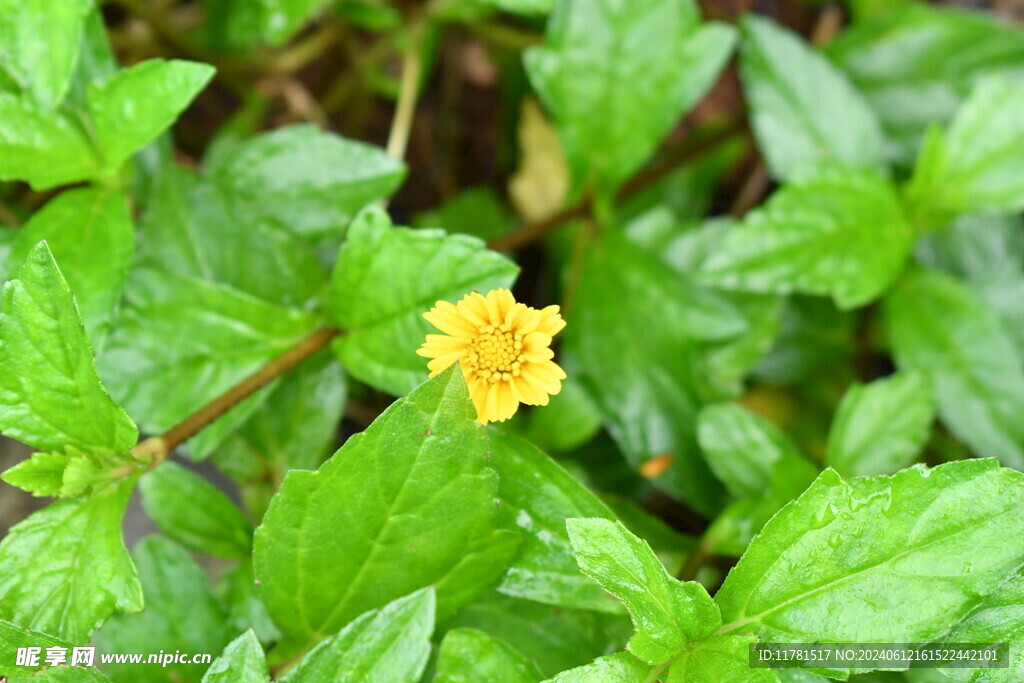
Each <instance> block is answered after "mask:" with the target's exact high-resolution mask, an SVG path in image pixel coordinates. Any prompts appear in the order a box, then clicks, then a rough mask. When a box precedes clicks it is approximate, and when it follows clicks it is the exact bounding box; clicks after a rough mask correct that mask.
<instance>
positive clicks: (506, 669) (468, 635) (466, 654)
mask: <svg viewBox="0 0 1024 683" xmlns="http://www.w3.org/2000/svg"><path fill="white" fill-rule="evenodd" d="M542 678H543V676H542V675H541V673H540V671H538V670H537V667H536V666H535V665H534V663H533V662H531V661H530V660H528V659H527V658H526V657H524V656H523V655H521V654H519V653H518V652H516V651H515V650H513V649H512V648H511V647H509V646H508V645H506V644H505V643H503V642H501V641H500V640H498V639H497V638H493V637H491V636H489V635H487V634H486V633H484V632H483V631H477V630H476V629H471V628H459V629H453V630H451V631H448V633H447V634H446V635H445V637H444V640H442V641H441V648H440V652H439V653H438V657H437V673H436V674H435V675H434V680H435V681H436V682H437V683H477V681H498V680H500V681H503V682H507V683H537V681H539V680H541V679H542Z"/></svg>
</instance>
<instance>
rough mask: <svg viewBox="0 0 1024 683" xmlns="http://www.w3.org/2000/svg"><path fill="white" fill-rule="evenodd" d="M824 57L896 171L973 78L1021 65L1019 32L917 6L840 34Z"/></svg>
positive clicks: (973, 14) (986, 18)
mask: <svg viewBox="0 0 1024 683" xmlns="http://www.w3.org/2000/svg"><path fill="white" fill-rule="evenodd" d="M880 4H881V3H880ZM884 4H885V6H886V8H887V9H891V7H892V5H893V2H892V0H885V2H884ZM826 52H827V53H828V55H829V57H830V58H831V59H832V61H833V62H835V63H836V64H837V65H838V66H839V68H841V69H842V70H843V71H844V72H845V73H846V74H847V75H848V76H849V77H850V79H851V80H852V81H853V83H854V84H855V85H856V86H857V88H858V90H859V91H860V92H862V93H863V94H864V97H865V99H867V101H868V102H870V104H871V106H872V108H873V109H874V110H875V112H876V113H877V115H878V117H879V118H880V120H881V122H882V126H883V128H884V129H885V132H886V134H887V137H888V138H889V141H888V142H889V144H888V146H889V156H890V157H892V158H893V159H895V160H897V161H899V162H900V163H902V164H904V165H909V164H911V163H912V162H913V159H914V155H915V153H916V152H917V148H918V145H919V144H920V141H921V136H922V135H923V134H924V132H925V129H926V128H927V127H928V126H930V125H932V124H934V123H935V122H945V121H948V120H950V119H951V118H952V117H953V115H954V114H955V113H956V110H957V108H958V107H959V105H960V103H961V102H962V101H963V99H964V98H965V97H966V96H967V94H968V93H969V92H970V90H971V87H972V86H973V85H974V84H975V83H976V82H977V80H978V79H979V77H982V76H985V75H992V74H997V73H999V74H1007V75H1010V74H1013V73H1014V72H1017V73H1019V71H1020V68H1021V67H1022V65H1024V43H1022V41H1021V31H1020V29H1019V28H1017V27H1015V26H1013V25H1012V24H1009V23H1006V22H1002V21H1000V20H998V19H997V18H996V17H995V16H993V15H992V14H991V13H988V12H978V11H964V10H961V9H958V8H954V7H949V6H945V7H936V6H932V5H929V4H927V3H918V2H908V3H906V7H901V8H899V10H898V11H888V12H886V13H884V14H882V15H880V16H879V17H877V18H874V19H871V20H869V21H857V22H855V23H854V24H853V25H852V26H850V27H844V29H843V31H842V32H841V33H840V34H839V35H838V36H837V37H836V39H835V40H833V41H832V42H831V43H829V45H828V47H827V48H826Z"/></svg>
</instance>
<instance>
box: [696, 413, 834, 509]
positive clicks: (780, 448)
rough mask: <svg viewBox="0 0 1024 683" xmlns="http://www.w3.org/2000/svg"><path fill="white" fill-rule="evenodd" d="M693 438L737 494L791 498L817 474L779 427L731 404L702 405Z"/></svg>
mask: <svg viewBox="0 0 1024 683" xmlns="http://www.w3.org/2000/svg"><path fill="white" fill-rule="evenodd" d="M697 438H698V440H699V441H700V447H701V449H702V450H703V451H704V457H705V459H707V461H708V465H709V466H710V467H711V470H712V471H713V472H714V473H715V476H717V477H718V478H719V479H720V480H721V481H722V483H724V484H725V486H726V488H727V489H729V492H730V493H732V494H733V495H734V496H736V497H737V498H748V497H749V498H757V497H761V496H764V495H767V494H771V493H776V494H780V495H786V497H789V496H795V495H796V494H798V493H799V492H800V491H803V490H804V488H805V487H806V486H807V485H808V484H810V483H811V481H813V480H814V478H815V477H816V476H817V474H818V468H817V467H815V466H814V465H813V464H812V463H811V462H810V461H809V460H808V459H807V458H805V457H804V456H803V454H801V453H800V449H799V448H797V446H796V444H794V443H793V442H792V440H790V439H789V437H787V436H786V435H785V434H783V433H782V432H781V431H780V430H779V429H778V427H776V426H775V425H773V424H772V423H770V422H768V421H767V420H765V419H764V418H762V417H760V416H759V415H756V414H755V413H752V412H750V411H749V410H746V409H745V408H743V407H741V406H739V405H737V404H734V403H718V404H714V405H710V406H706V407H704V408H703V409H701V412H700V416H699V418H698V423H697Z"/></svg>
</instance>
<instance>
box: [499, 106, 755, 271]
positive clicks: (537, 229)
mask: <svg viewBox="0 0 1024 683" xmlns="http://www.w3.org/2000/svg"><path fill="white" fill-rule="evenodd" d="M745 127H746V124H745V123H744V122H742V121H732V122H730V123H729V124H728V125H726V126H725V127H724V128H722V129H721V130H719V131H717V132H716V133H714V134H712V135H710V136H708V137H707V138H704V139H702V140H698V141H696V142H688V143H686V144H683V145H680V146H679V148H678V149H676V150H674V151H673V152H670V153H669V154H668V155H667V156H666V157H665V158H664V159H662V160H661V161H659V162H658V163H657V164H654V165H653V166H651V167H650V168H648V169H646V170H644V171H642V172H640V173H638V174H637V175H635V176H633V178H632V179H630V180H629V181H628V182H627V183H626V184H625V185H623V186H622V188H621V189H620V190H619V192H618V194H617V195H616V199H617V200H618V201H622V200H625V199H629V198H630V197H632V196H633V195H635V194H637V193H638V192H640V191H641V190H643V189H644V188H646V187H649V186H650V185H653V184H654V183H656V182H657V181H659V180H661V179H662V178H664V177H665V176H667V175H669V174H670V173H672V171H674V170H676V169H677V168H679V167H680V166H682V165H683V164H685V163H687V162H689V161H693V160H695V159H697V158H699V157H701V156H703V155H705V154H707V153H709V152H711V151H712V150H714V149H716V148H717V147H718V146H719V145H721V144H722V143H724V142H726V141H728V140H730V139H732V138H734V137H736V136H737V135H739V134H740V133H741V132H743V130H744V129H745ZM593 204H594V200H593V199H592V198H590V197H587V198H586V199H584V200H582V201H581V202H579V203H577V204H574V205H572V206H570V207H568V208H566V209H563V210H561V211H559V212H558V213H556V214H555V215H554V216H551V217H550V218H545V219H544V220H541V221H537V222H536V223H530V224H529V225H526V226H524V227H522V228H520V229H519V230H516V231H515V232H512V233H509V234H507V235H502V236H501V237H497V238H495V239H493V240H491V241H490V242H488V243H487V246H488V247H490V248H491V249H494V250H496V251H507V250H509V249H516V248H518V247H521V246H523V245H525V244H529V243H531V242H534V241H536V240H538V239H540V238H542V237H544V236H545V235H547V234H548V233H549V232H552V231H554V230H555V229H556V228H558V227H559V226H561V225H563V224H565V223H568V222H569V221H571V220H574V219H577V218H583V217H585V216H587V215H589V214H590V212H591V210H592V209H593Z"/></svg>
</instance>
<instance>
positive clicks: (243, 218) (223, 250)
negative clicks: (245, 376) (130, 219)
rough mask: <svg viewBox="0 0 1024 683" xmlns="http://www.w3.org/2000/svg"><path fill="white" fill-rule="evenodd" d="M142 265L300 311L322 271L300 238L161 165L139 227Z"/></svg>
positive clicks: (234, 197)
mask: <svg viewBox="0 0 1024 683" xmlns="http://www.w3.org/2000/svg"><path fill="white" fill-rule="evenodd" d="M141 233H142V240H141V245H140V253H139V261H140V263H141V264H143V265H145V266H150V267H154V268H159V269H162V270H167V271H171V272H174V273H175V274H178V275H190V276H194V277H196V278H199V279H202V280H207V281H210V282H218V283H222V284H225V285H228V286H230V287H233V288H234V289H237V290H239V291H241V292H245V293H246V294H250V295H252V296H254V297H257V298H259V299H263V300H265V301H268V302H270V303H274V304H278V305H281V306H292V307H302V306H304V305H305V304H306V303H307V302H308V300H309V299H311V298H312V297H314V296H316V295H318V294H320V293H321V291H322V289H323V288H324V286H325V285H326V283H327V273H326V270H325V269H324V267H323V266H322V265H321V264H320V262H319V261H318V259H317V257H316V254H315V253H314V251H313V249H312V248H311V247H310V245H309V244H307V243H306V240H304V239H303V238H302V237H300V236H299V235H296V234H294V233H293V232H291V231H289V230H287V229H286V228H284V227H282V226H281V225H278V224H277V223H276V222H275V221H274V220H273V219H271V218H267V217H266V216H263V215H261V214H260V213H259V212H258V211H256V210H254V208H253V207H252V206H251V205H250V203H249V200H247V199H245V198H244V197H241V196H239V195H238V194H237V193H236V192H235V191H234V190H232V189H231V188H230V187H228V186H227V185H225V184H223V183H221V182H211V181H208V180H204V179H203V178H202V177H201V176H198V175H195V174H193V173H191V172H189V171H187V170H186V169H184V168H181V167H179V166H174V165H167V166H165V167H164V168H163V169H162V170H161V172H160V173H159V174H158V176H157V179H156V182H155V188H154V192H153V198H152V200H151V201H150V203H149V206H148V207H147V211H146V215H145V219H144V221H143V223H142V226H141Z"/></svg>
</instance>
